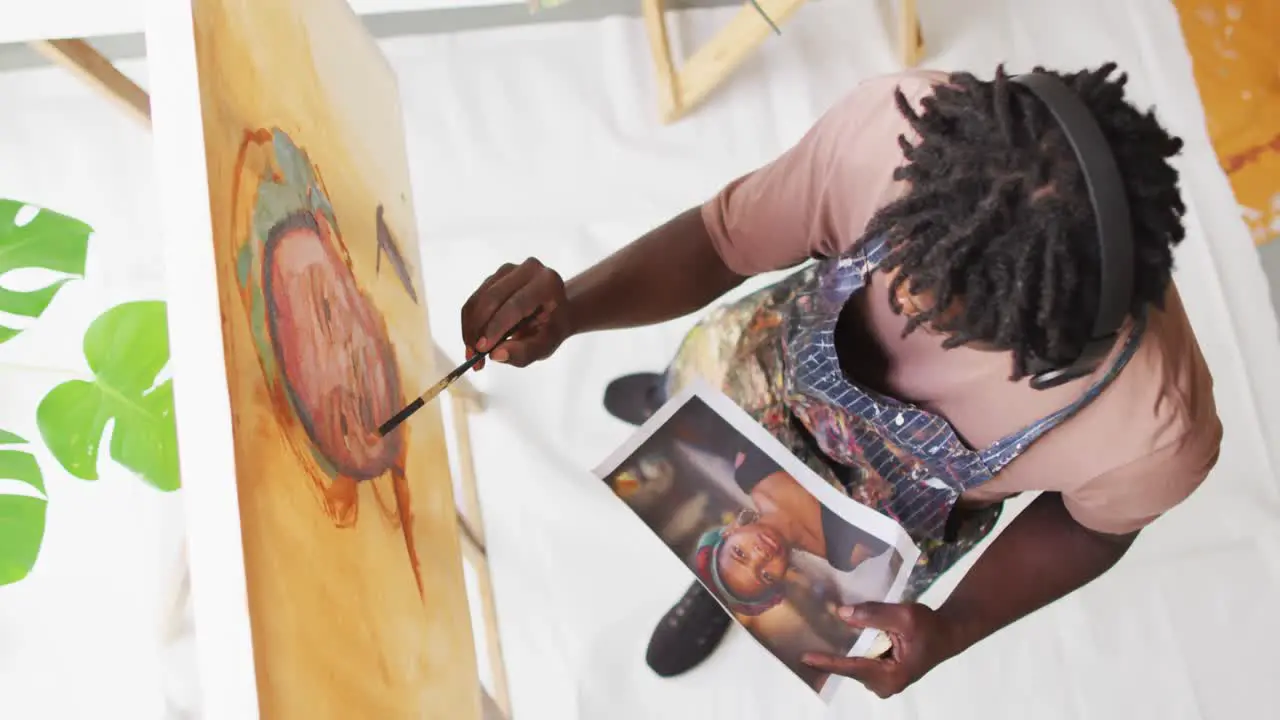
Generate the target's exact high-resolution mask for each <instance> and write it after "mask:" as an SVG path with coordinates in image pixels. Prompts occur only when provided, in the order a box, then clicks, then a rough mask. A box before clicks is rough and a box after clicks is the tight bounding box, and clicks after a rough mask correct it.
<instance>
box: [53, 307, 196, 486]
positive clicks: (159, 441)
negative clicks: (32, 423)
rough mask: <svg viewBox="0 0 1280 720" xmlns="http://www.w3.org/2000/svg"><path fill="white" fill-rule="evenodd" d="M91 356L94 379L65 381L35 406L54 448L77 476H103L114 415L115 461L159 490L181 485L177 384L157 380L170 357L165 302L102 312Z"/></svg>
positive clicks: (89, 339) (87, 347)
mask: <svg viewBox="0 0 1280 720" xmlns="http://www.w3.org/2000/svg"><path fill="white" fill-rule="evenodd" d="M84 355H85V359H86V360H88V361H89V368H90V369H91V370H93V372H94V379H93V380H69V381H67V382H64V383H62V384H61V385H58V386H57V387H55V388H53V389H52V390H50V391H49V393H48V394H47V395H45V396H44V399H43V400H41V401H40V406H39V407H38V408H37V409H36V424H37V425H38V426H39V428H40V435H41V437H43V438H44V442H45V445H47V446H48V447H49V451H50V452H51V453H52V454H53V456H54V458H56V459H57V461H58V463H59V464H61V465H62V467H63V468H65V469H66V471H67V472H69V473H71V474H72V475H73V476H75V477H78V478H80V479H82V480H97V479H98V450H99V446H100V444H101V443H102V434H103V433H104V432H105V431H106V428H107V423H108V422H109V421H112V420H114V421H115V424H114V427H113V430H112V432H111V450H110V452H111V459H112V460H115V461H116V462H117V463H119V464H120V465H123V466H124V467H126V468H128V469H129V470H131V471H133V473H134V474H136V475H137V476H138V477H140V478H141V479H142V480H143V481H144V482H146V483H148V484H150V485H151V486H153V487H155V488H157V489H159V490H164V491H166V492H168V491H172V490H177V489H178V488H179V487H180V485H181V482H180V480H179V477H178V440H177V433H176V429H175V426H174V421H173V383H172V382H171V381H168V380H166V381H165V382H163V383H161V384H160V385H155V382H156V379H157V377H158V376H159V375H160V372H161V371H162V370H163V369H164V367H165V365H167V364H168V363H169V328H168V324H167V321H166V318H165V305H164V303H163V302H159V301H144V302H132V303H125V304H123V305H117V306H115V307H113V308H111V309H110V310H107V311H106V312H105V313H103V314H102V315H99V316H98V318H97V319H96V320H94V321H93V323H92V324H91V325H90V326H89V330H88V331H87V332H86V333H85V336H84ZM153 386H154V387H153Z"/></svg>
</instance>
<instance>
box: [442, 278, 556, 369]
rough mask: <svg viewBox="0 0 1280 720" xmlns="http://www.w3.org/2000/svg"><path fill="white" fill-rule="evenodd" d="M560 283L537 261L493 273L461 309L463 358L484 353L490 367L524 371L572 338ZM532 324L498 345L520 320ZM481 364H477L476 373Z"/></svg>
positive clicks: (482, 360) (483, 361)
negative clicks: (497, 364)
mask: <svg viewBox="0 0 1280 720" xmlns="http://www.w3.org/2000/svg"><path fill="white" fill-rule="evenodd" d="M568 310H569V302H568V300H567V298H566V297H565V286H564V281H563V280H561V279H560V276H559V275H558V274H556V272H555V271H553V270H550V269H549V268H547V267H545V266H543V265H542V263H540V262H538V261H537V260H526V261H525V262H523V263H521V264H520V265H512V264H510V263H508V264H506V265H503V266H502V267H500V268H498V271H497V272H495V273H494V274H492V275H490V276H489V278H488V279H486V280H485V281H484V282H483V283H482V284H481V285H480V287H479V288H478V289H477V290H476V292H475V293H474V294H473V295H472V296H471V298H470V299H468V300H467V302H466V304H465V305H463V306H462V340H463V342H465V343H466V346H467V359H471V358H472V357H474V356H475V355H476V353H489V358H492V359H493V361H494V362H500V363H507V364H510V365H514V366H516V367H524V366H526V365H528V364H529V363H532V362H535V361H537V360H542V359H543V358H546V357H547V356H549V355H551V353H553V352H555V350H556V348H558V347H560V344H561V343H563V342H564V341H565V340H566V339H567V338H568V337H569V336H570V335H571V334H573V324H572V323H571V322H570V320H569V311H568ZM530 316H532V317H533V318H534V319H533V321H532V322H531V323H530V324H528V326H526V327H523V328H521V329H520V330H519V331H518V332H517V333H516V334H515V335H513V336H512V337H511V339H509V340H507V341H505V342H503V343H502V344H501V345H500V346H496V345H497V340H498V339H499V338H501V337H502V334H503V333H505V332H507V331H508V330H509V329H510V328H512V327H515V325H516V323H519V322H520V321H521V320H523V319H524V318H527V317H530ZM484 363H485V360H484V359H481V360H480V363H479V364H478V365H476V369H477V370H480V369H482V368H483V367H484Z"/></svg>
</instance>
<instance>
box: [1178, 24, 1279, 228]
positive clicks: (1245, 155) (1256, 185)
mask: <svg viewBox="0 0 1280 720" xmlns="http://www.w3.org/2000/svg"><path fill="white" fill-rule="evenodd" d="M1175 5H1176V6H1177V8H1178V15H1179V18H1180V20H1181V24H1182V32H1183V35H1184V36H1185V37H1186V40H1187V49H1188V50H1189V51H1190V52H1191V59H1192V66H1193V68H1194V71H1195V76H1196V85H1197V86H1198V87H1199V90H1200V97H1201V99H1202V101H1203V102H1204V109H1205V116H1206V119H1207V121H1208V125H1209V138H1210V140H1211V141H1212V142H1213V148H1214V151H1215V152H1216V153H1217V155H1218V160H1219V162H1221V163H1222V166H1223V169H1224V170H1226V171H1227V177H1228V178H1230V180H1231V188H1232V190H1234V191H1235V195H1236V200H1237V201H1238V202H1239V203H1240V205H1241V212H1243V213H1244V216H1245V221H1246V222H1247V223H1248V225H1249V230H1250V231H1251V232H1252V234H1253V239H1254V242H1255V243H1257V244H1259V245H1261V244H1263V243H1266V242H1270V241H1272V240H1276V239H1280V0H1175Z"/></svg>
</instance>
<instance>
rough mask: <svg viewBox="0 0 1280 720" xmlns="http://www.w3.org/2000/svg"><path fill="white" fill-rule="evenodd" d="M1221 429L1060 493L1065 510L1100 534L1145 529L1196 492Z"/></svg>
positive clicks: (1215, 427) (1215, 424)
mask: <svg viewBox="0 0 1280 720" xmlns="http://www.w3.org/2000/svg"><path fill="white" fill-rule="evenodd" d="M1221 442H1222V425H1221V423H1220V422H1218V420H1217V417H1216V416H1214V417H1213V424H1212V427H1209V428H1205V429H1203V430H1201V431H1199V432H1197V433H1195V436H1194V437H1189V438H1184V439H1182V440H1180V441H1178V442H1175V443H1171V444H1168V445H1165V446H1162V447H1160V448H1157V449H1156V450H1155V451H1154V452H1152V453H1150V454H1148V455H1146V456H1144V457H1142V458H1139V459H1137V460H1135V461H1133V462H1131V463H1129V464H1127V465H1123V466H1121V467H1118V468H1116V469H1114V470H1111V471H1109V472H1107V473H1104V474H1103V475H1100V476H1098V477H1096V478H1094V479H1092V480H1090V481H1089V482H1087V483H1085V484H1083V485H1081V486H1080V487H1078V488H1076V489H1074V490H1072V491H1070V492H1066V493H1063V502H1064V503H1065V505H1066V507H1067V511H1068V512H1070V513H1071V516H1072V517H1073V518H1075V520H1076V522H1078V523H1080V524H1081V525H1083V526H1085V527H1087V528H1089V529H1091V530H1094V531H1096V532H1100V533H1107V534H1110V535H1127V534H1129V533H1132V532H1136V531H1138V530H1141V529H1142V528H1144V527H1146V526H1147V525H1150V524H1151V523H1152V522H1154V521H1155V520H1156V518H1158V517H1160V516H1161V515H1163V514H1164V513H1165V512H1167V511H1169V510H1170V509H1172V508H1173V507H1174V506H1176V505H1178V504H1179V503H1181V502H1182V501H1183V500H1186V499H1187V498H1188V497H1190V496H1191V493H1193V492H1195V490H1196V488H1198V487H1200V485H1201V483H1203V482H1204V479H1205V478H1206V477H1207V476H1208V474H1209V471H1210V470H1212V469H1213V466H1214V465H1215V464H1217V462H1218V449H1219V446H1220V444H1221Z"/></svg>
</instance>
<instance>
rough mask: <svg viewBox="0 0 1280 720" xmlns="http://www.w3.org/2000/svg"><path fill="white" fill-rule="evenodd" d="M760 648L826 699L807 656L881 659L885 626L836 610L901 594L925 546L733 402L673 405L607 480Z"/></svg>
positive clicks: (687, 399)
mask: <svg viewBox="0 0 1280 720" xmlns="http://www.w3.org/2000/svg"><path fill="white" fill-rule="evenodd" d="M598 474H599V476H600V477H601V478H603V479H604V481H605V482H606V483H607V484H608V485H609V487H610V488H611V489H612V490H613V492H614V493H615V494H616V495H617V496H618V497H619V498H621V499H622V500H623V502H625V503H626V504H627V505H628V507H630V508H631V510H632V511H633V512H635V514H636V515H637V516H639V518H640V519H641V520H642V521H643V522H644V523H645V525H647V526H648V527H649V528H650V529H651V530H652V531H653V532H654V533H655V534H657V535H658V537H659V538H661V539H662V541H663V543H664V544H666V546H667V547H668V548H670V549H671V551H672V552H673V553H675V554H676V555H677V556H678V557H679V558H680V559H681V560H682V561H683V562H684V563H685V565H686V566H688V567H689V569H690V570H691V571H693V573H694V575H695V576H696V577H697V579H698V580H699V581H700V582H701V583H702V584H703V585H704V586H705V587H706V588H707V589H708V590H710V591H711V593H712V594H713V595H715V597H716V598H717V599H718V600H719V601H720V602H721V604H723V605H724V606H725V608H726V609H728V610H729V611H730V612H731V613H732V614H733V616H734V618H735V619H736V620H737V621H738V623H739V624H741V625H742V626H743V627H744V628H746V629H747V630H748V631H749V632H750V633H751V634H752V636H754V637H755V639H756V640H757V641H759V643H760V644H761V645H763V646H764V647H765V648H766V649H767V650H769V651H770V652H771V653H772V654H773V655H774V656H776V657H777V658H778V659H779V660H781V661H782V662H783V664H785V665H786V666H787V667H788V668H789V669H790V670H791V671H792V672H793V673H795V674H796V675H797V676H798V677H799V678H800V679H801V680H802V681H803V682H804V683H805V684H806V685H808V686H809V687H811V688H812V689H813V690H814V691H815V692H818V693H819V694H821V695H822V696H823V697H824V698H826V697H828V696H829V693H830V691H832V690H833V689H834V685H835V683H834V682H832V678H831V677H830V676H828V675H825V674H823V673H820V672H817V671H815V670H814V669H812V668H809V667H808V666H805V665H804V664H802V663H801V662H800V658H801V657H802V656H803V655H804V654H805V653H807V652H820V653H826V654H833V655H864V656H874V655H879V654H881V653H883V652H884V651H885V650H887V649H888V639H887V638H885V637H884V636H883V635H882V634H881V633H879V632H876V631H871V630H869V631H866V632H865V633H864V632H862V631H860V630H857V629H854V628H851V627H850V626H849V625H847V624H846V623H845V622H843V621H842V620H841V619H840V618H839V617H838V616H837V615H836V612H837V610H838V609H839V608H840V607H843V606H848V605H856V604H858V603H861V602H866V601H872V600H874V601H880V602H893V601H895V600H896V599H897V598H898V597H900V596H901V593H902V588H903V587H904V585H905V582H906V579H907V578H906V576H907V575H908V574H909V571H910V568H911V566H912V565H913V564H914V562H915V559H916V549H915V547H914V546H913V545H912V543H911V541H910V539H909V538H908V537H907V536H906V533H905V532H903V531H902V530H901V529H900V528H899V527H898V526H897V524H896V523H894V522H893V521H892V520H890V519H889V518H888V517H885V516H883V515H880V514H879V513H877V512H875V511H874V510H871V509H869V508H866V507H864V506H862V505H859V504H858V503H857V502H855V501H853V500H852V499H850V498H848V497H846V496H844V495H842V494H841V493H840V492H839V491H838V490H837V489H835V488H832V487H830V486H828V485H827V484H826V483H825V482H824V481H823V480H822V479H821V478H820V477H818V476H817V475H816V474H815V473H813V472H812V471H810V470H809V469H808V468H807V467H805V466H804V465H803V464H802V463H801V462H800V461H799V460H798V459H796V458H795V457H794V456H793V455H791V454H790V453H788V452H787V451H786V450H785V449H784V448H783V447H782V446H781V445H780V444H779V443H777V442H776V441H775V440H773V438H772V437H770V436H769V435H768V433H767V432H766V431H765V430H764V429H763V428H761V427H760V426H759V425H757V424H756V423H755V422H754V421H753V420H752V419H751V418H750V416H749V415H747V414H746V413H745V412H744V411H742V410H741V409H740V408H738V407H737V406H736V405H734V404H733V402H732V401H731V400H729V398H727V397H725V396H724V395H722V394H720V393H718V392H716V391H714V390H711V389H709V388H707V387H705V386H700V385H699V386H697V387H693V388H690V389H689V390H688V391H686V392H685V393H682V394H681V395H679V396H677V397H675V398H673V399H672V400H671V401H669V402H668V403H667V405H666V406H664V407H663V408H662V409H661V410H660V411H659V412H657V413H656V414H655V415H654V417H653V418H651V419H650V420H649V421H648V422H647V423H646V424H645V425H644V426H643V427H641V428H640V429H639V430H638V431H637V433H636V434H635V435H634V436H633V437H632V438H631V440H630V442H628V443H627V444H626V445H624V446H623V447H622V448H620V450H619V451H618V453H616V454H615V456H614V457H613V458H611V459H610V460H609V461H607V462H606V463H605V464H604V466H603V467H602V468H601V470H600V472H599V473H598Z"/></svg>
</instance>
